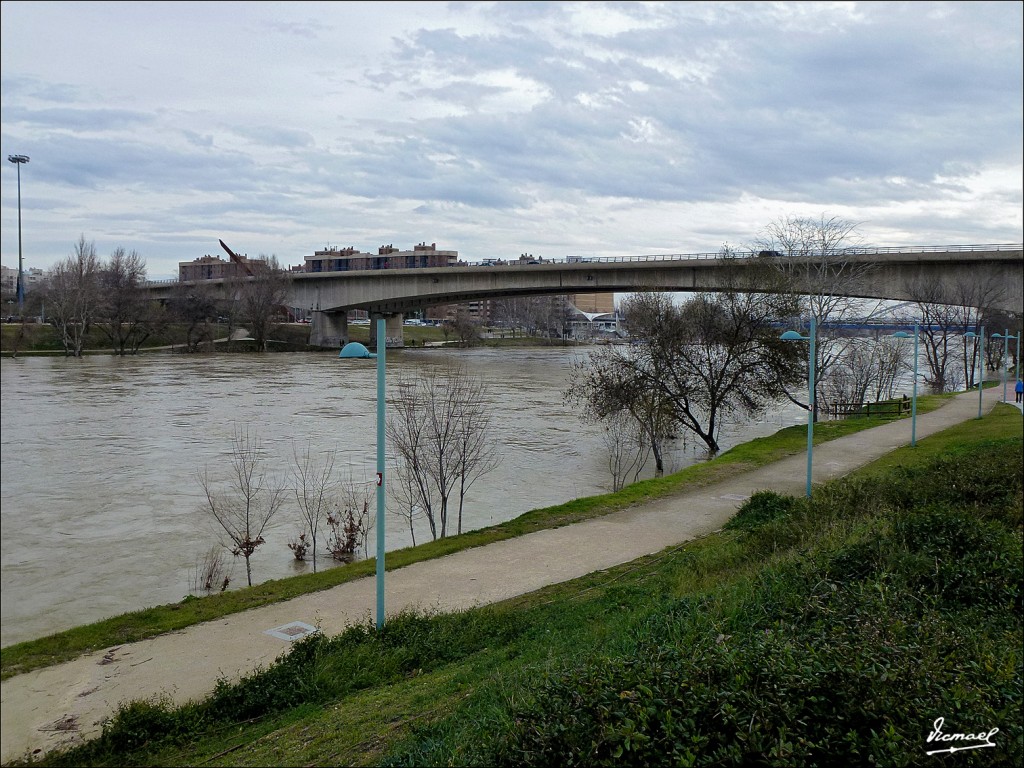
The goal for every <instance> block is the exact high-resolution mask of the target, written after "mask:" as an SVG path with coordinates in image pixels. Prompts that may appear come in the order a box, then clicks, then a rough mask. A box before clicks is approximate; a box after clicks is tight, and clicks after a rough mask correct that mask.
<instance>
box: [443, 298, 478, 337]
mask: <svg viewBox="0 0 1024 768" xmlns="http://www.w3.org/2000/svg"><path fill="white" fill-rule="evenodd" d="M444 329H445V330H444V334H445V338H446V339H447V338H448V334H449V333H453V334H455V338H457V339H458V340H459V346H460V347H468V346H471V345H473V344H476V343H477V342H479V341H480V323H478V322H477V321H476V320H475V319H474V318H473V316H472V315H471V314H470V313H469V310H467V309H466V308H465V307H462V306H460V307H457V308H456V310H455V315H454V316H453V317H450V318H448V319H447V320H445V321H444Z"/></svg>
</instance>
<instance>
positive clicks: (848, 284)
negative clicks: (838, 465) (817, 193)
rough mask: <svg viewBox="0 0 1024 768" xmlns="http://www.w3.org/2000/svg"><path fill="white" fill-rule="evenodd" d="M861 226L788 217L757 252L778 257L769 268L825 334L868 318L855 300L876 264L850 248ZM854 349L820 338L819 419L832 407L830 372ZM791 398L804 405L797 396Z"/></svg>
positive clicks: (842, 340) (845, 340)
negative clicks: (851, 255)
mask: <svg viewBox="0 0 1024 768" xmlns="http://www.w3.org/2000/svg"><path fill="white" fill-rule="evenodd" d="M857 227H858V225H857V224H854V223H851V222H848V221H844V220H842V219H839V218H837V217H832V218H825V216H824V215H822V216H820V217H819V218H817V219H813V218H803V217H796V216H788V217H785V218H781V219H778V220H777V221H774V222H772V223H770V224H769V225H768V226H767V227H765V229H764V230H763V232H762V234H761V236H760V237H759V238H758V239H757V240H755V242H754V246H753V247H752V249H751V250H752V251H753V252H756V253H761V254H772V255H773V256H772V257H771V258H768V259H766V260H765V261H766V263H769V264H772V265H773V266H774V267H775V268H776V269H777V270H778V271H779V273H780V274H781V275H782V276H783V277H784V284H785V287H786V289H787V290H790V291H793V292H795V293H796V294H798V295H800V296H801V297H802V305H803V306H802V314H804V315H806V316H810V317H813V318H815V321H816V322H817V325H818V328H819V330H822V331H823V330H825V329H826V328H827V326H828V325H829V324H840V323H848V322H851V321H853V320H863V319H867V318H866V317H865V305H864V302H863V301H862V300H859V299H851V298H850V295H851V294H856V292H857V287H858V286H859V285H860V284H861V283H862V282H863V280H864V279H865V277H866V276H867V275H868V274H869V272H870V271H871V270H872V269H873V267H872V266H871V265H870V264H866V263H863V262H855V261H852V260H850V259H849V257H848V256H847V249H849V248H853V247H855V246H857V245H859V244H860V237H859V234H858V232H857ZM875 309H876V310H877V307H876V308H875ZM868 314H871V312H868ZM850 349H851V341H850V338H849V337H847V336H844V335H842V334H827V333H819V334H818V338H817V344H816V345H815V360H814V368H815V373H814V380H815V383H816V390H817V391H816V393H815V397H814V408H815V414H814V418H815V419H817V417H818V414H817V410H818V407H819V405H820V404H824V405H825V406H826V407H827V405H828V397H827V395H826V384H827V380H828V377H829V375H830V372H831V371H832V369H833V367H834V366H836V365H837V363H838V362H839V361H840V360H841V359H842V358H843V357H844V355H846V354H848V353H849V352H850ZM788 397H789V398H790V399H791V400H792V401H793V402H795V403H800V401H799V400H798V399H797V398H796V397H794V396H793V395H788ZM800 404H802V405H804V407H807V405H806V404H803V403H800Z"/></svg>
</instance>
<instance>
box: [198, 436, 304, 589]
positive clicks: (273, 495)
mask: <svg viewBox="0 0 1024 768" xmlns="http://www.w3.org/2000/svg"><path fill="white" fill-rule="evenodd" d="M263 460H264V459H263V453H262V448H261V444H260V440H259V438H258V437H257V436H254V435H251V434H250V433H249V431H248V429H240V430H236V432H235V436H234V440H233V446H232V451H231V477H230V479H229V480H228V481H227V483H226V485H227V488H226V489H225V490H223V491H218V490H216V488H215V486H214V483H213V481H212V480H211V479H210V476H209V473H208V472H206V471H204V472H203V473H202V474H201V475H200V476H199V484H200V485H201V486H202V488H203V493H204V495H205V497H206V500H205V503H204V504H203V505H202V507H201V510H200V511H201V512H203V513H204V514H207V515H209V516H210V517H212V518H213V520H214V521H215V522H216V523H217V525H218V526H219V527H220V529H221V530H222V531H223V533H224V534H225V535H226V536H227V538H228V541H227V542H225V546H226V547H227V549H229V550H230V551H231V554H233V555H234V556H235V557H242V558H245V576H246V581H247V583H248V585H249V586H250V587H251V586H252V555H253V553H254V552H255V551H256V550H257V549H258V548H259V547H260V546H262V545H263V544H264V543H265V542H266V540H265V539H264V538H263V532H264V531H265V530H266V528H267V525H268V524H269V523H270V520H271V518H273V517H274V515H276V514H277V512H278V511H279V510H280V509H281V505H282V504H283V503H284V492H285V488H284V486H283V485H282V484H281V482H280V481H279V480H278V479H276V478H274V477H271V476H269V475H268V474H267V472H266V471H265V470H264V468H263Z"/></svg>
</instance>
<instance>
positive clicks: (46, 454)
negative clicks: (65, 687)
mask: <svg viewBox="0 0 1024 768" xmlns="http://www.w3.org/2000/svg"><path fill="white" fill-rule="evenodd" d="M585 354H586V351H585V349H516V350H503V349H502V350H499V349H469V350H444V351H441V350H404V351H401V352H398V353H389V355H388V359H387V368H388V382H389V385H390V383H391V382H392V381H393V380H394V379H395V378H396V377H397V376H398V375H399V374H400V373H401V372H405V373H409V374H412V373H415V372H416V371H417V370H420V369H422V368H423V367H424V366H435V365H440V364H443V363H444V362H445V361H446V360H459V361H461V362H462V363H464V364H465V365H466V366H467V368H468V370H469V372H470V373H472V374H473V375H476V376H479V377H481V378H482V379H483V381H484V382H485V384H486V385H487V387H488V389H489V392H490V398H491V405H492V412H493V417H492V418H493V429H494V431H495V436H496V438H497V441H498V444H499V446H500V448H499V450H500V456H501V464H500V466H499V467H498V469H497V470H496V471H494V472H492V473H491V474H489V475H486V476H485V477H483V478H481V479H480V480H479V481H478V482H477V483H476V484H475V485H474V486H473V488H472V492H471V494H470V496H469V498H468V500H467V509H466V517H465V520H464V528H466V529H472V528H479V527H483V526H486V525H490V524H492V523H497V522H501V521H503V520H508V519H511V518H513V517H516V516H517V515H520V514H522V513H523V512H526V511H528V510H530V509H534V508H537V507H543V506H548V505H551V504H558V503H561V502H564V501H567V500H569V499H572V498H576V497H579V496H587V495H592V494H595V493H601V492H604V491H607V490H609V489H610V484H611V479H610V476H609V473H608V469H607V461H606V455H605V449H604V447H603V444H602V441H601V433H600V431H599V428H597V427H592V426H586V425H583V424H582V423H581V422H580V420H579V418H578V416H577V414H576V413H574V412H573V411H572V410H571V409H570V408H569V407H568V406H566V405H564V404H563V401H562V393H563V390H564V388H565V386H566V381H567V379H568V375H569V372H570V369H571V365H572V362H573V360H574V359H576V357H577V356H579V355H585ZM0 374H2V378H0V385H2V386H0V392H2V397H0V405H2V414H0V415H2V419H0V421H2V429H0V516H2V563H3V567H2V591H3V600H2V624H0V626H2V638H0V642H2V644H3V645H5V646H6V645H9V644H11V643H14V642H19V641H22V640H27V639H32V638H35V637H40V636H42V635H45V634H49V633H51V632H55V631H58V630H62V629H67V628H70V627H73V626H77V625H79V624H83V623H88V622H92V621H96V620H98V619H101V618H105V617H108V616H112V615H116V614H119V613H123V612H125V611H130V610H135V609H139V608H144V607H147V606H152V605H159V604H164V603H171V602H176V601H178V600H181V599H182V597H184V596H185V595H186V594H188V591H189V586H190V583H191V579H192V575H193V572H194V569H195V565H196V561H197V558H199V557H201V556H202V555H203V554H204V553H205V552H206V551H207V550H208V549H209V547H210V545H211V544H213V543H215V542H216V541H217V540H218V537H217V534H216V532H214V531H213V530H212V529H211V528H210V526H209V523H208V521H207V520H206V519H205V518H204V517H203V516H202V515H200V514H199V512H198V511H197V509H198V507H199V505H200V502H201V501H202V488H201V486H200V484H199V482H198V480H197V474H198V473H199V472H201V471H203V470H204V469H205V470H208V472H209V475H210V477H211V479H218V478H224V479H227V474H226V473H227V471H228V469H229V468H230V458H231V449H232V437H233V435H234V433H235V430H236V429H238V428H241V427H247V428H248V429H249V431H250V434H255V435H258V436H259V438H260V439H261V440H262V443H263V447H264V449H265V451H266V455H267V458H268V464H269V465H270V466H271V467H272V468H274V469H275V470H277V471H278V472H279V473H281V474H289V473H290V472H291V469H292V467H293V464H294V461H293V452H294V451H302V450H303V449H304V448H305V447H306V445H307V444H309V445H310V446H311V447H312V448H313V450H314V451H325V450H332V449H334V450H337V452H338V460H337V463H336V472H337V474H339V476H349V475H350V476H351V477H352V478H353V479H355V480H357V481H359V482H366V483H372V481H373V477H374V473H375V472H376V454H375V440H376V421H375V398H376V371H375V366H374V363H373V362H372V361H358V362H354V361H339V360H338V358H337V355H336V353H322V354H318V353H308V354H305V353H304V354H278V355H260V356H255V355H213V356H186V355H162V354H151V355H143V356H139V357H134V358H126V359H119V358H114V357H106V356H98V357H86V358H82V359H78V360H75V359H68V358H53V357H51V358H18V359H9V358H4V359H3V360H2V362H0ZM802 418H803V417H802V415H801V412H799V411H796V410H793V411H792V412H791V411H789V410H786V411H784V412H782V414H781V416H780V415H776V416H775V417H774V418H773V419H770V420H768V421H767V422H762V423H759V424H756V425H744V427H743V429H742V437H741V438H737V437H736V436H735V434H736V433H738V432H740V431H741V430H734V431H733V433H728V432H726V433H723V435H722V439H721V441H720V442H721V444H722V447H723V448H728V447H730V446H732V445H734V444H735V443H736V442H737V439H742V440H748V439H751V438H752V437H755V436H758V435H762V434H770V433H772V432H774V431H775V430H777V429H778V428H779V427H780V425H783V419H784V420H785V424H786V425H788V424H791V423H796V422H800V421H801V419H802ZM701 458H702V453H701V451H700V450H699V448H697V447H696V446H694V445H693V444H692V442H691V443H690V445H689V446H688V447H687V446H683V445H681V444H680V445H676V446H675V448H674V449H673V450H672V451H671V452H670V455H669V457H668V464H669V467H668V468H669V469H678V468H680V467H682V466H685V465H686V464H689V463H693V462H694V461H699V460H701ZM289 501H292V497H291V496H289ZM373 508H374V507H373V504H372V503H371V510H372V509H373ZM298 519H299V518H298V512H297V510H296V509H294V504H293V503H289V504H288V505H287V506H286V507H285V508H284V509H283V510H282V511H281V512H280V513H279V515H278V516H277V517H276V518H274V522H273V523H272V527H271V528H270V530H269V532H268V533H267V534H266V540H267V543H266V544H265V545H264V546H262V547H261V548H260V549H258V550H257V551H256V553H255V555H254V556H253V561H252V562H253V581H254V583H255V582H257V581H266V580H268V579H276V578H282V577H285V576H289V575H293V574H295V573H298V572H302V571H303V570H305V569H307V568H310V567H311V566H308V565H306V564H303V563H299V562H297V561H295V560H294V558H293V557H292V554H291V552H290V551H289V549H288V546H287V543H288V541H289V540H290V539H292V538H294V536H295V532H296V526H297V524H298ZM387 526H388V527H387V547H388V549H395V548H398V547H404V546H408V545H409V543H410V537H409V532H408V529H407V524H406V523H405V522H404V521H403V520H402V519H400V518H397V517H396V518H391V519H389V520H388V521H387ZM372 537H373V534H372V531H371V534H370V538H371V540H370V542H369V547H370V552H373V548H374V543H373V541H372ZM427 538H428V534H427V533H426V531H425V530H424V531H423V532H422V533H418V534H417V541H418V542H423V541H425V540H427ZM230 559H231V558H230V557H229V560H230ZM325 561H326V562H329V559H328V558H325V557H324V556H323V555H321V556H319V557H318V562H319V563H324V562H325ZM233 578H234V580H233V586H239V585H242V584H244V583H245V569H244V564H243V563H241V562H239V563H237V564H236V566H235V567H234V572H233Z"/></svg>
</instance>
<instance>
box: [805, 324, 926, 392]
mask: <svg viewBox="0 0 1024 768" xmlns="http://www.w3.org/2000/svg"><path fill="white" fill-rule="evenodd" d="M907 347H908V345H906V344H903V343H901V341H900V340H899V339H893V338H889V337H882V338H877V339H866V338H863V337H860V338H853V339H850V343H849V346H848V347H847V352H846V354H845V355H843V356H842V357H841V358H840V359H839V360H838V361H837V362H836V364H835V365H834V366H833V369H832V375H831V376H830V377H829V379H828V381H826V383H825V384H824V385H823V387H822V392H823V394H824V396H825V397H827V398H828V402H830V403H833V404H853V405H860V404H861V403H865V402H876V403H877V402H878V401H880V400H888V399H891V398H892V397H893V396H894V394H895V389H896V382H897V380H898V378H899V376H900V374H901V373H903V372H904V371H905V370H906V369H907V368H908V367H909V366H908V363H907V357H908V355H907V351H908V350H907Z"/></svg>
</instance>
